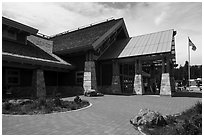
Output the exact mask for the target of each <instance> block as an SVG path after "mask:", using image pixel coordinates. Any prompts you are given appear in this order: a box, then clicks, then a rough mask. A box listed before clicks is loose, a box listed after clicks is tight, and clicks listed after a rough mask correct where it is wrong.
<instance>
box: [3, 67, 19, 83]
mask: <svg viewBox="0 0 204 137" xmlns="http://www.w3.org/2000/svg"><path fill="white" fill-rule="evenodd" d="M11 72H16V73H17V74H10V73H11ZM9 78H17V82H10V81H9ZM6 84H7V85H9V86H18V85H20V70H16V69H6Z"/></svg>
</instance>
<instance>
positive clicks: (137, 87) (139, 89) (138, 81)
mask: <svg viewBox="0 0 204 137" xmlns="http://www.w3.org/2000/svg"><path fill="white" fill-rule="evenodd" d="M134 92H135V93H136V94H138V95H143V94H144V86H143V79H142V64H141V61H140V60H136V61H135V78H134Z"/></svg>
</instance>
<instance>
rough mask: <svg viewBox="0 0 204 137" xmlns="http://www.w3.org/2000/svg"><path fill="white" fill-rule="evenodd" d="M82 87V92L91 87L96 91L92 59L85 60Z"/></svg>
mask: <svg viewBox="0 0 204 137" xmlns="http://www.w3.org/2000/svg"><path fill="white" fill-rule="evenodd" d="M83 87H84V92H88V91H89V90H91V89H94V90H96V91H97V82H96V69H95V62H94V61H86V62H85V66H84V82H83Z"/></svg>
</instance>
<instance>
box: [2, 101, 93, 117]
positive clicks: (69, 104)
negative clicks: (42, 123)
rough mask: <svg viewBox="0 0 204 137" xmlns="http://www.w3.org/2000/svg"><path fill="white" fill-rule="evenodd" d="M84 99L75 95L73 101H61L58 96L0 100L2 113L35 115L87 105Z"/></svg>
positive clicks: (75, 108)
mask: <svg viewBox="0 0 204 137" xmlns="http://www.w3.org/2000/svg"><path fill="white" fill-rule="evenodd" d="M89 105H90V103H89V102H88V101H86V100H81V99H80V98H79V97H76V98H75V99H74V101H63V100H61V99H60V98H54V99H52V98H50V99H36V100H30V99H24V100H23V99H18V100H6V101H3V102H2V113H3V114H12V115H35V114H48V113H53V112H65V111H71V110H77V109H80V108H84V107H87V106H89Z"/></svg>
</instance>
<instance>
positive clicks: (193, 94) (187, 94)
mask: <svg viewBox="0 0 204 137" xmlns="http://www.w3.org/2000/svg"><path fill="white" fill-rule="evenodd" d="M172 97H192V98H202V93H201V92H200V93H199V92H175V93H174V95H172Z"/></svg>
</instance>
